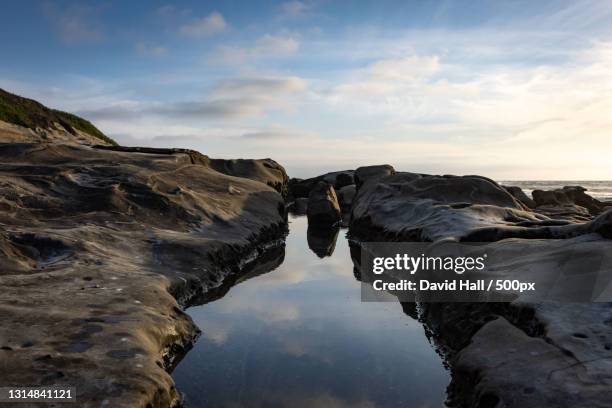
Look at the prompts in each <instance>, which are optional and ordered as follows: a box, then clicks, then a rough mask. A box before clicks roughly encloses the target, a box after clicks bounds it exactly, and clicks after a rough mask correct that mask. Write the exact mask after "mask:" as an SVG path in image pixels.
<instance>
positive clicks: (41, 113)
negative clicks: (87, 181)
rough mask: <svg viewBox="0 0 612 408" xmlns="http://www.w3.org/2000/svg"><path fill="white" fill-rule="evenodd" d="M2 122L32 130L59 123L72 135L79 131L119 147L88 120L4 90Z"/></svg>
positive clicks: (1, 92)
mask: <svg viewBox="0 0 612 408" xmlns="http://www.w3.org/2000/svg"><path fill="white" fill-rule="evenodd" d="M0 120H2V121H4V122H9V123H13V124H15V125H19V126H23V127H27V128H30V129H36V128H37V127H40V128H50V127H51V126H52V125H53V123H59V124H60V125H62V126H63V127H64V129H66V130H67V131H68V132H70V133H72V134H75V133H76V132H75V129H78V130H80V131H82V132H85V133H89V134H90V135H92V136H94V137H96V138H98V139H100V140H102V141H104V142H106V143H110V144H112V145H115V146H116V145H117V142H115V141H114V140H113V139H111V138H110V137H108V136H106V135H105V134H104V133H102V132H101V131H100V130H99V129H98V128H96V127H95V126H94V125H93V124H92V123H91V122H90V121H88V120H86V119H83V118H80V117H78V116H76V115H73V114H71V113H68V112H62V111H59V110H55V109H49V108H47V107H46V106H44V105H43V104H41V103H38V102H36V101H35V100H33V99H28V98H23V97H21V96H18V95H14V94H12V93H10V92H6V91H5V90H3V89H0Z"/></svg>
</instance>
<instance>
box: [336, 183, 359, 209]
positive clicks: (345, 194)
mask: <svg viewBox="0 0 612 408" xmlns="http://www.w3.org/2000/svg"><path fill="white" fill-rule="evenodd" d="M355 194H357V188H356V186H355V185H354V184H351V185H348V186H344V187H342V188H341V189H340V190H338V192H337V196H338V203H339V204H340V209H341V210H342V213H343V214H346V213H349V212H350V211H351V207H352V205H353V199H354V198H355Z"/></svg>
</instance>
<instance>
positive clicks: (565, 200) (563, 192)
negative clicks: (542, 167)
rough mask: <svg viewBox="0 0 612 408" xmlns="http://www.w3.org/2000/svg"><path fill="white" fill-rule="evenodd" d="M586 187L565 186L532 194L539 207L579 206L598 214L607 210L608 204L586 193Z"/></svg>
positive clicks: (591, 213)
mask: <svg viewBox="0 0 612 408" xmlns="http://www.w3.org/2000/svg"><path fill="white" fill-rule="evenodd" d="M585 191H587V190H586V188H584V187H580V186H565V187H563V188H561V189H556V190H551V191H544V190H534V191H533V192H532V193H531V195H532V196H533V199H534V201H535V203H536V206H537V207H539V208H543V207H576V206H577V207H579V209H578V212H582V211H581V210H580V209H586V211H587V214H590V215H598V214H601V212H602V211H604V210H605V208H606V205H605V204H604V203H602V202H600V201H599V200H596V199H594V198H593V197H591V196H590V195H588V194H586V193H585Z"/></svg>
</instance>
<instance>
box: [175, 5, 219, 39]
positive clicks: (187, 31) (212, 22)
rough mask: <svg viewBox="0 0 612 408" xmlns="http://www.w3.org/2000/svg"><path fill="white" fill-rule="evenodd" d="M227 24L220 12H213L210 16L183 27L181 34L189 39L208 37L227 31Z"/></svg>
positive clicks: (180, 30)
mask: <svg viewBox="0 0 612 408" xmlns="http://www.w3.org/2000/svg"><path fill="white" fill-rule="evenodd" d="M226 27H227V23H226V22H225V19H224V18H223V16H222V15H221V14H220V13H219V12H216V11H214V12H212V13H211V14H209V15H208V16H205V17H202V18H198V19H196V20H193V21H192V22H190V23H189V24H186V25H184V26H182V27H181V28H180V29H179V32H180V33H181V34H182V35H184V36H187V37H206V36H209V35H212V34H216V33H218V32H221V31H223V30H225V28H226Z"/></svg>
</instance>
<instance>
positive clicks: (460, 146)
mask: <svg viewBox="0 0 612 408" xmlns="http://www.w3.org/2000/svg"><path fill="white" fill-rule="evenodd" d="M0 31H1V36H0V38H2V40H0V41H1V45H2V53H3V58H2V63H1V64H0V87H2V88H4V89H7V90H9V91H12V92H16V93H19V94H22V95H24V96H28V97H32V98H35V99H37V100H40V101H41V102H43V103H45V104H47V105H49V106H53V107H57V108H60V109H64V110H68V111H72V112H76V113H79V114H82V115H83V116H85V117H87V118H89V119H91V120H92V121H93V122H94V123H95V124H96V125H98V127H99V128H101V129H102V130H103V131H104V132H106V133H107V134H108V135H110V136H112V137H114V138H116V139H117V140H118V141H119V142H121V143H123V144H127V145H147V146H167V147H173V146H176V147H189V148H194V149H197V150H199V151H201V152H202V153H204V154H208V155H210V156H213V157H272V158H274V159H276V160H277V161H279V162H281V163H282V164H283V165H284V166H285V167H286V168H287V169H288V170H289V172H290V174H291V175H294V176H311V175H315V174H318V173H320V172H322V171H330V170H337V169H343V168H353V167H355V166H358V165H364V164H375V163H382V162H386V163H390V164H393V165H394V166H396V168H398V169H402V170H407V171H417V172H429V173H454V174H475V173H478V174H483V175H487V176H490V177H494V178H497V179H610V178H612V160H610V159H609V152H610V148H612V137H610V136H611V134H612V133H611V132H612V115H610V112H611V111H612V3H611V2H606V1H571V2H570V1H566V2H561V1H537V2H534V1H504V2H501V1H500V2H493V1H425V0H423V1H376V2H374V1H371V2H365V1H360V2H358V1H355V2H346V1H332V0H313V1H306V0H303V1H289V2H283V1H266V2H256V1H224V2H204V1H193V2H188V1H174V2H168V1H142V2H137V1H129V2H127V1H98V2H85V1H80V2H78V1H47V2H34V1H21V2H6V4H3V11H2V14H0Z"/></svg>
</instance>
